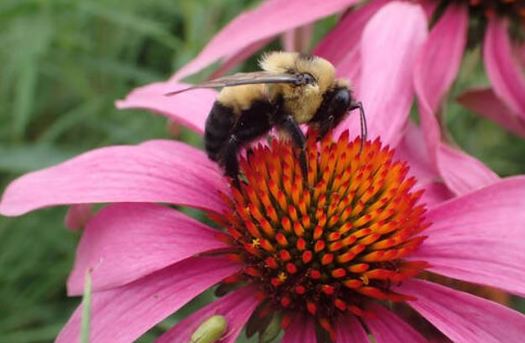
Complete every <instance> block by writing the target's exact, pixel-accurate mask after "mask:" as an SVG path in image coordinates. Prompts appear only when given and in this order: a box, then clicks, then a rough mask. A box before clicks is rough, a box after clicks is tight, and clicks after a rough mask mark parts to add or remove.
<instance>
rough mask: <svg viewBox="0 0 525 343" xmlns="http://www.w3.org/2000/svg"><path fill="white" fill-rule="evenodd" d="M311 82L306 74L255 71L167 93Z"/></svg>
mask: <svg viewBox="0 0 525 343" xmlns="http://www.w3.org/2000/svg"><path fill="white" fill-rule="evenodd" d="M309 82H311V81H310V79H308V78H305V76H304V74H285V73H283V74H275V73H270V72H267V71H259V72H253V73H237V74H233V75H228V76H223V77H219V78H217V79H213V80H209V81H205V82H203V83H200V84H198V85H195V86H192V87H188V88H183V89H179V90H176V91H173V92H169V93H166V94H165V95H175V94H179V93H182V92H186V91H189V90H192V89H198V88H221V87H232V86H240V85H253V84H259V83H293V84H295V85H302V84H306V83H309Z"/></svg>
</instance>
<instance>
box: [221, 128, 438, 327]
mask: <svg viewBox="0 0 525 343" xmlns="http://www.w3.org/2000/svg"><path fill="white" fill-rule="evenodd" d="M348 137H349V134H348V133H344V134H342V135H341V136H340V138H339V140H338V141H334V140H333V139H332V138H331V137H330V136H327V137H325V138H324V139H323V140H322V141H320V142H317V141H316V139H315V137H313V136H308V140H307V146H306V156H307V164H308V174H307V175H306V176H305V177H304V178H303V176H302V173H301V170H300V166H299V162H298V160H297V155H296V151H295V149H294V148H293V146H292V145H291V144H289V143H287V142H284V141H281V140H278V139H275V140H273V141H272V142H271V144H269V146H268V147H263V146H261V145H260V146H256V147H254V148H253V149H252V152H251V154H250V157H249V158H248V159H246V158H241V161H240V166H241V173H242V174H244V175H243V177H241V178H240V179H241V180H242V181H241V183H240V187H239V188H238V187H237V185H236V184H233V183H232V184H231V186H232V196H231V197H228V196H226V195H224V196H223V198H224V199H225V201H226V203H227V205H228V206H227V207H228V210H227V211H226V212H225V213H224V215H223V216H222V217H221V218H220V221H219V222H220V223H221V224H222V225H224V226H225V227H226V228H227V229H226V232H225V233H224V235H225V236H226V234H229V236H228V237H225V238H224V241H225V242H228V243H229V244H231V245H232V249H233V250H234V252H233V253H231V254H230V255H231V256H232V259H234V260H235V261H236V262H237V263H241V264H244V267H243V269H242V270H243V272H242V273H240V274H239V276H238V278H239V279H242V281H243V282H248V283H253V284H255V285H256V286H257V287H258V289H259V290H261V293H262V299H263V301H264V302H265V303H267V304H269V306H272V308H274V309H280V310H281V311H282V312H283V317H282V318H283V319H282V325H283V326H287V325H289V323H290V320H291V318H292V317H291V316H293V314H294V311H296V312H298V313H301V314H302V313H309V314H310V315H311V316H313V317H315V318H316V320H317V323H318V326H319V327H322V328H323V329H324V330H325V331H327V332H328V333H329V334H330V336H333V335H334V334H335V330H334V321H335V320H336V319H337V316H338V315H346V314H348V313H352V314H354V315H356V316H362V315H363V314H364V313H365V308H366V305H367V304H368V303H372V302H377V301H406V300H409V299H411V298H410V295H402V294H398V293H396V292H393V291H391V290H390V288H391V287H392V285H394V284H396V283H398V282H403V281H404V280H407V279H409V278H411V277H415V276H417V275H418V274H419V273H420V272H421V271H423V270H424V269H425V268H427V266H428V265H427V264H426V263H425V262H424V261H417V262H416V261H406V260H404V258H405V257H407V256H408V255H410V254H411V253H412V252H413V251H414V250H416V249H417V248H418V247H419V246H420V245H421V243H422V242H423V241H424V239H425V237H424V236H421V232H423V231H424V229H425V228H426V227H428V224H427V223H426V221H425V218H424V215H425V208H424V206H423V205H420V204H419V203H418V202H419V200H420V198H421V192H413V191H412V187H413V186H414V185H415V180H414V179H412V178H408V177H407V175H408V167H407V165H406V163H404V162H399V161H395V160H393V156H394V151H393V150H391V149H389V148H384V147H382V146H381V142H380V141H379V140H378V139H377V140H375V141H373V142H370V141H368V142H366V143H365V144H364V146H363V147H362V151H361V152H360V144H361V143H360V139H359V138H356V139H355V140H353V141H349V140H348V139H349V138H348Z"/></svg>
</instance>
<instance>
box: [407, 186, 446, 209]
mask: <svg viewBox="0 0 525 343" xmlns="http://www.w3.org/2000/svg"><path fill="white" fill-rule="evenodd" d="M418 186H419V185H416V187H417V188H416V189H418V190H419V189H423V190H424V191H425V192H424V193H423V196H422V197H421V200H420V202H421V204H425V205H426V206H428V207H433V206H436V205H437V204H440V203H442V202H444V201H447V200H449V199H452V198H453V197H454V194H453V193H452V192H451V191H450V190H449V189H448V187H447V186H446V185H445V184H444V183H443V182H441V181H435V182H429V183H427V184H423V185H421V186H419V187H418Z"/></svg>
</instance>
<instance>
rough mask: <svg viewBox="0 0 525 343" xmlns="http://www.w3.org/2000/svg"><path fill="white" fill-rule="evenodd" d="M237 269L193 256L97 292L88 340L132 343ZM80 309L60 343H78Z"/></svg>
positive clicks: (219, 260)
mask: <svg viewBox="0 0 525 343" xmlns="http://www.w3.org/2000/svg"><path fill="white" fill-rule="evenodd" d="M238 268H239V267H238V266H237V265H235V264H233V263H232V262H230V261H229V260H227V259H225V258H221V257H193V258H190V259H187V260H184V261H182V262H179V263H177V264H175V265H173V266H170V267H168V268H165V269H163V270H160V271H158V272H156V273H154V274H151V275H148V276H147V277H145V278H142V279H139V280H137V281H135V282H133V283H130V284H128V285H125V286H122V287H119V288H114V289H111V290H107V291H102V292H95V293H93V295H92V303H91V326H90V340H89V341H90V342H112V343H119V342H123V343H127V342H132V341H134V340H136V339H137V338H138V337H140V336H141V335H142V334H143V333H145V332H146V331H147V330H149V329H150V328H151V327H153V326H154V325H155V324H157V323H158V322H160V321H161V320H163V319H164V318H166V317H167V316H168V315H170V314H172V313H174V312H175V311H177V310H178V309H179V308H181V307H182V306H183V305H184V304H186V303H187V302H188V301H190V300H191V299H193V298H194V297H195V296H197V295H198V294H200V293H202V292H203V291H204V290H206V289H207V288H209V287H211V286H212V285H214V284H215V283H217V282H219V281H221V280H222V279H224V278H225V277H228V276H229V275H231V274H233V273H235V272H236V271H237V270H238ZM81 310H82V308H81V306H79V307H78V308H77V310H76V311H75V312H74V314H73V315H72V317H71V318H70V319H69V321H68V322H67V324H66V326H65V327H64V328H63V329H62V331H61V332H60V334H59V336H58V338H57V342H59V343H61V342H64V343H69V342H78V340H79V337H80V319H81Z"/></svg>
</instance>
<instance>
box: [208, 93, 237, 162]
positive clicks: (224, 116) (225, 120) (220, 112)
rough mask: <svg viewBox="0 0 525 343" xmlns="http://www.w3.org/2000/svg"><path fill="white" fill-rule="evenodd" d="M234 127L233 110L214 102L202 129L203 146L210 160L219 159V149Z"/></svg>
mask: <svg viewBox="0 0 525 343" xmlns="http://www.w3.org/2000/svg"><path fill="white" fill-rule="evenodd" d="M234 125H235V116H234V113H233V109H232V108H230V107H227V106H224V105H223V104H221V103H220V102H218V101H215V103H214V104H213V107H212V109H211V111H210V114H209V115H208V118H207V119H206V127H205V129H204V145H205V148H206V152H207V153H208V157H209V158H210V159H211V160H213V161H218V160H219V159H220V156H219V155H220V153H221V149H222V148H223V147H224V144H225V143H226V141H227V140H228V138H229V137H230V135H231V132H232V129H233V126H234Z"/></svg>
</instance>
